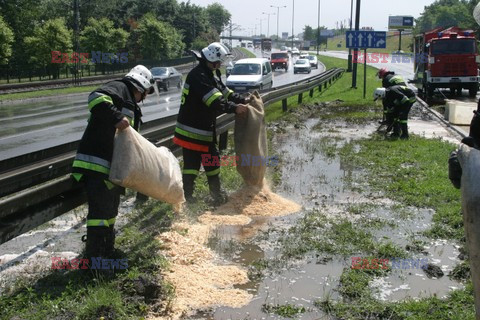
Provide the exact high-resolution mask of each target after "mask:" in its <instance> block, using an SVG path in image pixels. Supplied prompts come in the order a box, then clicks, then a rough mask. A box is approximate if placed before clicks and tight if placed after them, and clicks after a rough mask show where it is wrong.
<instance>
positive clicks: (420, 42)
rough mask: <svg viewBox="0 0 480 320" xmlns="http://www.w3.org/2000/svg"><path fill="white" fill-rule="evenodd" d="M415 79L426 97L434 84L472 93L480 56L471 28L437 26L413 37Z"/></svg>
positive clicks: (436, 86)
mask: <svg viewBox="0 0 480 320" xmlns="http://www.w3.org/2000/svg"><path fill="white" fill-rule="evenodd" d="M414 53H415V56H414V58H415V59H414V70H415V79H414V81H413V82H414V83H415V84H416V86H417V87H418V89H419V92H421V93H423V94H424V95H425V96H426V97H427V98H428V97H431V96H432V95H433V93H434V91H435V89H437V88H449V89H450V92H451V93H452V94H455V93H457V95H461V93H462V89H467V90H468V92H469V95H470V96H471V97H475V96H476V95H477V91H478V82H479V80H480V79H479V73H478V65H477V64H478V63H480V57H479V55H478V52H477V46H476V40H475V35H474V33H473V31H472V30H463V29H460V28H458V27H451V28H448V29H444V28H436V29H433V30H431V31H428V32H425V33H423V34H420V35H418V36H416V37H415V42H414Z"/></svg>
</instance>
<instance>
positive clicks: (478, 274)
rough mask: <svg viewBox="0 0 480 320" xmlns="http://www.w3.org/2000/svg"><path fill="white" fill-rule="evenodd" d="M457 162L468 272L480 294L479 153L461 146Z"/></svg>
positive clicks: (479, 298) (477, 300) (478, 303)
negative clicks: (460, 171)
mask: <svg viewBox="0 0 480 320" xmlns="http://www.w3.org/2000/svg"><path fill="white" fill-rule="evenodd" d="M458 161H459V162H460V166H461V167H462V180H461V189H460V190H461V192H462V212H463V224H464V227H465V235H466V239H467V248H468V251H469V256H470V270H471V272H472V281H473V286H474V289H475V292H476V293H478V292H480V151H479V150H477V149H474V148H470V147H469V146H467V145H466V144H461V145H460V147H459V149H458ZM475 308H476V309H477V313H478V312H480V296H478V295H477V296H476V297H475Z"/></svg>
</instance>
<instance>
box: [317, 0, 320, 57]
mask: <svg viewBox="0 0 480 320" xmlns="http://www.w3.org/2000/svg"><path fill="white" fill-rule="evenodd" d="M319 45H320V0H318V19H317V56H318V46H319Z"/></svg>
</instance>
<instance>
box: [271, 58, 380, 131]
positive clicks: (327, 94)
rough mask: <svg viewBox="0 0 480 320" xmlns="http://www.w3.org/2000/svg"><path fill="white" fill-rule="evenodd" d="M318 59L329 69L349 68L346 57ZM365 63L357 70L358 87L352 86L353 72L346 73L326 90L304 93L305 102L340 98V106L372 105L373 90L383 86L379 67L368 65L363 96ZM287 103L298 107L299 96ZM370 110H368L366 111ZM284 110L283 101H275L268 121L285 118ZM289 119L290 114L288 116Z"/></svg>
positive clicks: (289, 105) (320, 101) (291, 107)
mask: <svg viewBox="0 0 480 320" xmlns="http://www.w3.org/2000/svg"><path fill="white" fill-rule="evenodd" d="M318 59H319V60H320V61H321V62H322V63H323V64H325V67H326V68H327V69H330V68H334V67H337V68H344V69H346V68H347V61H346V60H344V59H338V58H332V57H325V56H319V57H318ZM363 70H364V69H363V65H358V72H357V88H356V89H355V88H352V73H344V74H343V75H342V76H341V77H340V78H339V79H338V80H336V81H335V82H334V85H331V86H329V87H328V88H327V90H325V89H324V88H323V87H322V91H321V92H319V91H318V88H317V89H315V91H314V94H313V96H312V97H310V95H309V94H308V92H306V93H304V94H303V104H304V105H307V104H314V103H317V104H319V103H322V102H327V101H335V100H340V101H339V105H340V106H349V107H357V106H372V105H373V104H374V103H373V97H372V94H373V91H374V90H375V89H376V88H377V87H381V82H380V80H378V79H377V76H376V73H377V71H378V70H377V69H376V68H373V67H370V66H367V86H366V91H365V98H364V97H363V83H364V82H363V75H364V72H363ZM287 105H288V109H289V110H294V109H296V108H298V96H293V97H290V98H288V99H287ZM364 112H368V111H364ZM365 115H367V113H363V114H359V115H357V116H362V117H363V116H365ZM284 116H285V115H284V112H283V111H282V102H281V101H278V102H275V103H273V104H271V105H269V106H268V107H267V111H266V116H265V119H266V121H267V122H269V121H275V120H278V119H280V118H284ZM287 119H288V116H287Z"/></svg>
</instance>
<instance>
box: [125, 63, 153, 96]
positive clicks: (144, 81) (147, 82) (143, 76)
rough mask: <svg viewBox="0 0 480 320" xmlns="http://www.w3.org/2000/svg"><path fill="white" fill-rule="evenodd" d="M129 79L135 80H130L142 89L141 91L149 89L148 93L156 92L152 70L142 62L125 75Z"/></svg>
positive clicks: (139, 89)
mask: <svg viewBox="0 0 480 320" xmlns="http://www.w3.org/2000/svg"><path fill="white" fill-rule="evenodd" d="M125 78H127V79H128V80H131V79H133V80H135V81H130V82H131V83H133V85H134V86H135V87H136V88H137V89H138V91H140V92H141V93H143V92H145V91H147V93H148V94H151V93H153V92H154V88H153V83H154V81H153V76H152V73H151V72H150V70H148V69H147V68H146V67H145V66H142V65H141V64H139V65H137V66H135V67H133V68H132V70H130V72H129V73H127V75H126V76H125Z"/></svg>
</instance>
